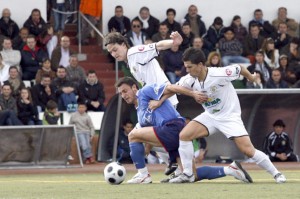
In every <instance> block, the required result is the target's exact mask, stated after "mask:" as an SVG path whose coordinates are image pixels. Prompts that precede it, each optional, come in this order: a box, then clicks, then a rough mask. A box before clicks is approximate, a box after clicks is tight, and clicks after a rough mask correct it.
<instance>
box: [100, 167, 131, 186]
mask: <svg viewBox="0 0 300 199" xmlns="http://www.w3.org/2000/svg"><path fill="white" fill-rule="evenodd" d="M125 176H126V170H125V167H124V166H122V165H121V164H120V163H117V162H112V163H109V164H108V165H106V167H105V168H104V178H105V181H106V182H107V183H109V184H113V185H116V184H121V183H122V182H123V181H124V179H125Z"/></svg>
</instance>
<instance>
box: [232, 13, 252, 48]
mask: <svg viewBox="0 0 300 199" xmlns="http://www.w3.org/2000/svg"><path fill="white" fill-rule="evenodd" d="M230 27H231V28H233V32H234V35H235V38H236V39H237V40H239V41H240V42H241V43H243V42H244V39H245V37H246V36H247V35H248V32H247V28H246V27H245V26H243V24H242V22H241V17H240V16H238V15H235V16H234V17H233V19H232V22H231V25H230Z"/></svg>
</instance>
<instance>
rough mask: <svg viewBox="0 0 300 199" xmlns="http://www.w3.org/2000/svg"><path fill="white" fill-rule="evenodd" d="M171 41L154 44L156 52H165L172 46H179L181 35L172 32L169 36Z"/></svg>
mask: <svg viewBox="0 0 300 199" xmlns="http://www.w3.org/2000/svg"><path fill="white" fill-rule="evenodd" d="M170 38H171V39H166V40H162V41H159V42H157V43H156V49H157V50H158V51H161V50H166V49H169V48H171V47H172V46H173V45H176V46H179V45H180V44H181V42H182V40H183V39H182V37H181V35H180V34H179V33H178V32H177V31H176V32H172V33H171V35H170Z"/></svg>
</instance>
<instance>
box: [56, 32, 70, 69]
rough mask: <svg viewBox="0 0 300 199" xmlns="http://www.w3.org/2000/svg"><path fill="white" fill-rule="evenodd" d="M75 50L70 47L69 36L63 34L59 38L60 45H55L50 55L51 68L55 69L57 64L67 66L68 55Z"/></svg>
mask: <svg viewBox="0 0 300 199" xmlns="http://www.w3.org/2000/svg"><path fill="white" fill-rule="evenodd" d="M73 54H75V52H74V51H73V50H72V49H70V38H69V37H68V36H63V37H62V38H61V39H60V46H57V47H56V48H55V49H54V50H53V52H52V55H51V68H52V70H54V71H56V70H57V68H58V67H59V66H64V67H67V66H68V65H69V60H70V56H71V55H73Z"/></svg>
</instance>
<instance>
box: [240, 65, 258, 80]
mask: <svg viewBox="0 0 300 199" xmlns="http://www.w3.org/2000/svg"><path fill="white" fill-rule="evenodd" d="M241 75H243V76H244V77H245V78H247V79H248V80H249V81H250V82H255V81H256V73H254V74H251V73H250V72H249V71H248V69H247V68H245V67H243V66H241Z"/></svg>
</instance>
